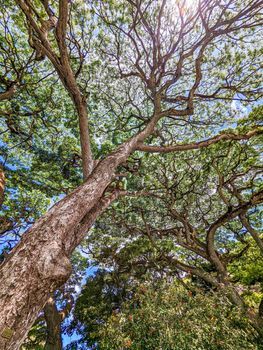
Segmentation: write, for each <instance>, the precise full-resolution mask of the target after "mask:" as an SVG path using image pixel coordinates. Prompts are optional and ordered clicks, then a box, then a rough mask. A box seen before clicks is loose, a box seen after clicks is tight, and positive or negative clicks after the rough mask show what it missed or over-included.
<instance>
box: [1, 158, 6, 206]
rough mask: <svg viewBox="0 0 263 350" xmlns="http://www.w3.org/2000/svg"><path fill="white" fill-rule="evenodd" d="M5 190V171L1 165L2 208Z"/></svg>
mask: <svg viewBox="0 0 263 350" xmlns="http://www.w3.org/2000/svg"><path fill="white" fill-rule="evenodd" d="M4 191H5V173H4V168H3V167H2V165H0V208H1V206H2V204H3V201H4Z"/></svg>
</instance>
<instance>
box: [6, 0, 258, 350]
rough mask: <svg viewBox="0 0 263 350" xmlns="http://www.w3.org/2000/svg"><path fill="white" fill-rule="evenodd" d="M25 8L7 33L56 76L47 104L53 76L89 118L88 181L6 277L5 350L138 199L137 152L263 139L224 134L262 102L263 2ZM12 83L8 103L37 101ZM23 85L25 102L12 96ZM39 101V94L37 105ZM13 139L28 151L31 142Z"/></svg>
mask: <svg viewBox="0 0 263 350" xmlns="http://www.w3.org/2000/svg"><path fill="white" fill-rule="evenodd" d="M16 4H17V6H15V5H14V4H12V2H11V3H9V2H7V3H6V2H5V6H6V7H7V8H8V11H9V13H10V20H9V21H8V22H7V23H4V28H5V29H6V31H5V32H8V30H9V31H10V32H12V30H13V28H15V29H16V37H18V35H17V34H18V33H19V35H21V38H22V39H24V41H23V40H22V39H19V40H18V39H17V41H16V45H14V43H12V42H10V40H9V39H8V40H7V39H6V41H5V45H6V46H7V48H8V50H10V49H12V48H13V47H14V46H17V47H24V46H26V45H25V41H26V40H27V39H28V43H29V44H28V46H27V51H28V52H27V51H26V52H24V54H23V55H24V56H28V60H30V62H31V60H32V58H33V66H32V67H31V66H30V68H29V72H30V73H32V72H33V74H34V68H35V69H36V70H37V71H38V72H40V71H41V68H43V69H44V71H45V74H44V75H45V76H44V77H43V78H42V79H39V84H43V88H44V89H43V92H44V91H45V87H46V86H48V85H46V82H45V81H46V79H47V80H48V79H49V76H50V75H51V74H52V75H53V77H55V79H57V78H58V79H59V80H60V83H57V84H56V87H55V88H56V89H58V90H57V91H58V92H56V93H52V94H51V96H52V97H53V96H56V102H58V101H59V98H58V96H57V93H59V92H60V91H61V86H63V87H64V89H65V91H66V92H67V93H68V95H69V97H70V100H69V99H68V98H67V96H65V95H64V94H61V96H62V98H63V99H65V105H66V106H67V105H68V104H70V103H71V107H70V110H71V111H72V110H73V108H74V111H75V113H76V115H77V117H78V124H79V130H80V131H79V137H80V144H81V159H82V168H83V174H84V179H85V181H84V183H83V184H81V185H79V186H78V187H77V188H76V189H75V190H73V191H72V192H70V193H69V194H68V195H67V196H65V197H64V198H63V199H62V200H61V201H59V202H58V203H57V204H56V205H54V206H53V207H52V208H51V209H50V210H49V211H48V212H47V213H46V214H45V215H44V216H42V217H41V218H40V219H39V220H37V221H36V222H35V223H34V224H33V225H32V226H31V227H30V228H29V229H28V230H27V232H26V233H25V234H23V237H22V239H21V241H20V242H19V244H18V245H17V246H16V247H15V248H14V249H13V250H12V252H11V253H10V254H9V256H8V258H7V259H6V260H5V262H4V264H3V265H2V266H1V285H3V288H2V289H1V302H0V306H1V308H0V310H1V311H0V328H1V337H0V346H1V348H3V349H18V348H19V346H20V345H21V343H22V342H23V339H24V338H25V336H26V333H27V332H28V330H29V329H30V327H31V325H32V324H33V322H34V320H35V319H36V317H37V315H38V313H39V312H40V310H41V309H43V307H44V305H45V303H46V302H47V300H48V298H49V296H50V293H52V292H54V291H55V290H56V289H57V288H59V287H60V286H61V285H62V284H63V283H65V281H66V280H67V279H68V277H69V275H70V272H71V265H70V260H69V258H70V256H71V254H72V252H73V250H74V249H75V247H76V246H78V244H80V242H81V241H82V240H83V238H84V237H85V235H86V233H87V231H88V230H89V228H90V227H91V226H92V225H93V223H94V221H95V220H96V218H97V217H98V216H99V215H100V214H101V213H102V212H103V211H104V210H105V208H107V207H108V206H109V205H110V204H111V203H112V201H114V200H116V199H117V198H118V197H120V196H124V195H127V194H128V195H129V193H128V192H127V191H126V190H124V189H121V188H120V186H119V180H117V181H116V178H117V179H118V178H120V176H119V175H120V173H121V174H123V171H125V170H126V171H127V172H129V173H132V172H133V171H134V161H133V160H134V159H136V158H134V157H136V155H137V154H138V153H137V152H139V154H141V152H153V151H154V152H177V151H182V150H189V149H196V148H199V149H200V148H205V147H208V146H209V145H211V144H215V143H217V142H219V141H221V140H228V141H229V140H248V139H251V138H252V137H254V136H255V135H258V134H259V133H261V132H262V129H260V127H259V126H258V124H256V125H255V126H253V127H252V128H249V130H245V131H243V132H239V131H237V132H236V131H234V132H228V131H225V132H224V131H222V130H221V132H220V134H218V135H216V132H215V131H218V132H219V131H220V130H218V129H222V128H223V127H225V126H226V125H227V126H231V125H232V124H233V123H234V121H235V115H236V114H237V111H235V112H234V113H233V114H234V115H233V118H232V115H231V104H232V106H233V103H236V106H237V107H239V106H242V104H247V105H248V104H249V105H250V107H251V106H253V103H256V101H257V100H258V99H259V97H260V90H259V68H260V67H259V58H258V57H259V55H258V53H259V48H258V43H257V38H256V33H257V31H258V30H259V28H260V26H261V25H262V19H261V17H260V10H261V9H262V2H261V1H260V0H256V1H253V2H249V1H247V2H245V3H244V2H242V3H241V2H239V1H229V2H227V3H226V2H224V1H222V2H221V1H220V2H218V1H213V0H212V1H209V2H207V1H201V0H200V1H197V2H196V3H195V4H194V5H193V6H192V7H189V5H188V3H187V2H184V1H182V2H181V1H179V2H176V3H175V4H171V3H170V2H169V1H165V0H164V1H161V2H155V1H147V2H144V3H141V2H137V1H136V2H134V1H130V0H127V1H120V2H114V1H109V2H100V1H96V2H91V3H89V2H78V3H76V4H75V3H69V2H68V1H67V0H60V1H59V2H58V4H57V3H56V2H53V1H50V2H48V1H36V2H34V3H33V2H32V1H30V0H24V1H23V0H17V1H16ZM19 8H20V11H21V12H19V15H17V14H16V11H17V10H18V9H19ZM22 15H23V17H22ZM92 16H93V17H92ZM91 17H92V18H91ZM86 19H88V20H86ZM103 32H104V33H105V35H102V33H103ZM26 38H27V39H26ZM21 41H23V43H22V42H21ZM19 45H20V46H19ZM6 46H4V47H3V48H2V52H3V53H4V54H5V52H6ZM233 48H234V49H233ZM4 54H3V56H2V57H5V56H4ZM24 56H23V57H24ZM40 59H43V62H42V61H41V62H40V61H39V60H40ZM19 60H20V58H19V56H18V55H15V57H14V62H12V64H10V65H9V63H7V61H6V59H2V62H4V63H3V66H4V67H8V72H7V73H6V74H4V76H5V78H6V79H7V78H8V79H10V73H9V72H10V71H12V74H13V75H14V76H15V75H17V71H18V70H17V69H16V67H17V65H18V64H19ZM26 66H27V65H26ZM33 67H34V68H33ZM36 75H37V73H36ZM89 78H90V79H91V81H89ZM6 79H5V80H4V86H5V88H4V90H3V92H2V93H1V99H2V100H3V101H5V103H6V101H7V102H8V103H9V102H10V103H11V102H12V101H13V100H14V101H16V100H17V99H18V101H19V98H21V95H23V93H24V94H25V93H26V90H24V91H23V88H24V86H23V84H24V80H23V78H21V77H20V75H18V78H16V77H15V78H13V77H12V79H11V81H10V82H7V81H6ZM16 80H18V81H19V83H20V84H18V90H19V89H21V90H19V91H18V94H17V93H16V92H14V89H12V88H11V87H10V86H11V85H12V82H13V81H16ZM9 83H10V84H11V85H10V84H9ZM28 85H29V86H30V82H29V83H28ZM27 88H28V87H26V89H27ZM29 90H30V89H29ZM33 90H34V88H33V85H31V91H32V94H33V92H34V91H33ZM10 91H11V92H10ZM48 92H49V91H47V95H46V97H47V96H49V94H48ZM16 96H17V97H16ZM29 97H30V101H29V102H30V103H31V101H32V99H33V98H32V96H30V94H29ZM9 98H12V99H11V100H10V101H9ZM6 99H8V100H6ZM63 102H64V101H63ZM8 103H7V105H8ZM23 103H25V104H27V102H26V101H25V102H23ZM58 103H59V102H58ZM60 103H61V100H60ZM88 108H89V110H90V114H91V116H90V127H89V125H88ZM11 115H13V114H11ZM21 115H23V113H22V114H21ZM98 116H99V117H98ZM66 118H68V116H67V114H66ZM9 119H10V118H9ZM13 119H14V118H13ZM62 120H63V119H62ZM9 124H10V120H9ZM204 126H205V130H204V129H203V128H202V127H204ZM9 128H10V126H9ZM215 129H217V130H215ZM11 130H13V133H14V132H15V131H14V130H16V131H17V133H16V134H18V135H19V136H20V138H21V139H22V140H23V142H25V140H24V139H23V137H22V135H23V134H22V132H21V131H19V130H17V128H11ZM72 130H74V127H72ZM91 134H92V138H93V140H91V136H90V135H91ZM46 136H47V139H48V135H44V139H45V137H46ZM98 140H99V142H100V144H99V145H98V144H97V145H96V141H97V142H98ZM201 140H204V141H201ZM32 143H33V146H34V138H32ZM92 148H93V149H92ZM92 153H93V154H92ZM131 155H132V156H131ZM95 157H96V158H95ZM132 157H133V159H132ZM71 165H72V164H71ZM137 166H139V164H137ZM121 176H122V175H121ZM249 201H252V202H253V204H257V203H260V202H261V201H262V193H261V192H260V191H259V192H257V193H255V194H253V196H252V197H251V198H250V199H249V200H248V201H247V202H245V204H244V205H245V207H246V208H248V207H250V202H249ZM252 202H251V203H252ZM239 205H240V204H236V203H235V206H236V207H234V209H233V210H232V212H231V213H232V214H233V212H234V213H235V214H236V213H237V212H239V210H240V207H239ZM232 214H228V216H227V218H228V217H231V215H232ZM233 215H234V214H233ZM221 220H222V221H223V222H225V218H221ZM220 223H221V221H220ZM217 224H218V223H217ZM217 224H216V225H215V226H214V227H213V229H211V233H210V236H209V237H210V238H211V239H210V245H209V251H210V256H211V260H212V263H213V264H214V265H215V266H216V267H217V268H218V270H219V272H220V279H221V281H223V282H227V276H226V274H225V271H224V270H223V268H222V266H221V262H220V261H218V257H217V253H216V251H215V247H214V244H213V237H214V233H215V230H216V229H217Z"/></svg>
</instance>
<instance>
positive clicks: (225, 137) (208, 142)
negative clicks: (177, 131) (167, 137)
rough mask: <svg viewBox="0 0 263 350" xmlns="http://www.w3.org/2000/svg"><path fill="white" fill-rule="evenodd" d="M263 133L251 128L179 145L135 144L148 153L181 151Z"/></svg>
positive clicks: (260, 130)
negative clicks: (240, 132) (239, 132)
mask: <svg viewBox="0 0 263 350" xmlns="http://www.w3.org/2000/svg"><path fill="white" fill-rule="evenodd" d="M262 133H263V129H262V128H257V129H253V130H251V131H248V132H247V133H246V134H233V133H225V134H220V135H216V136H213V137H211V138H209V139H206V140H203V141H199V142H191V143H188V144H181V145H171V146H163V147H161V146H151V145H143V144H139V145H138V146H137V148H136V149H137V150H139V151H143V152H150V153H169V152H181V151H187V150H192V149H198V148H205V147H208V146H210V145H212V144H214V143H217V142H220V141H222V140H248V139H250V138H251V137H253V136H256V135H259V134H262Z"/></svg>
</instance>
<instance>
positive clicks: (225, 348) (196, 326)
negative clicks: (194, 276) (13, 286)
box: [78, 282, 261, 350]
mask: <svg viewBox="0 0 263 350" xmlns="http://www.w3.org/2000/svg"><path fill="white" fill-rule="evenodd" d="M91 283H93V282H91ZM101 292H103V291H101ZM104 293H105V292H104ZM100 295H101V294H98V291H97V298H98V304H97V305H101V303H100V299H99V298H100ZM83 297H84V295H83ZM116 297H117V295H116ZM86 305H87V307H88V310H91V308H94V309H96V310H97V312H99V313H100V311H101V310H100V308H96V306H97V305H96V304H95V303H92V302H91V303H90V299H86ZM108 306H109V305H108ZM84 310H87V309H84ZM109 310H110V308H109V307H108V308H107V314H105V313H104V314H101V313H100V316H101V317H102V319H101V320H99V319H98V318H97V319H96V320H97V323H96V330H95V331H94V330H93V332H90V333H86V336H87V338H88V339H85V338H84V339H82V341H83V342H84V343H85V342H86V344H91V343H90V342H92V339H94V340H95V342H94V344H97V346H96V348H98V349H101V350H102V349H105V350H122V349H136V350H147V349H149V350H153V349H156V350H157V349H161V350H177V349H178V350H188V349H202V350H220V349H222V350H232V349H233V350H244V349H261V348H260V346H259V345H257V342H256V336H255V333H254V331H253V329H252V327H251V326H250V325H249V323H248V321H247V320H246V319H245V318H244V316H243V315H242V314H241V313H240V311H238V309H237V308H235V307H233V305H231V303H229V301H228V300H227V299H226V298H225V297H224V296H222V295H221V294H220V293H215V292H214V293H206V294H204V293H203V292H201V291H200V290H194V291H191V290H187V289H185V288H183V287H181V286H179V285H177V284H174V283H161V284H156V285H155V286H152V285H151V284H150V283H149V282H146V283H141V284H140V285H139V286H138V287H137V288H136V291H134V293H133V295H132V297H130V298H129V299H128V300H126V301H124V303H122V305H121V306H119V307H118V308H116V307H115V308H114V309H113V310H112V312H111V314H110V312H109ZM91 314H94V312H93V313H91ZM78 315H80V316H81V315H82V314H80V313H79V312H78ZM88 315H89V313H86V314H85V316H84V317H83V318H82V322H83V324H84V327H85V325H86V324H88V323H86V322H87V320H88V319H87V317H89V316H88ZM97 317H98V316H97ZM94 324H95V323H94Z"/></svg>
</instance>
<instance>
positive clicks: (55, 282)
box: [0, 115, 159, 350]
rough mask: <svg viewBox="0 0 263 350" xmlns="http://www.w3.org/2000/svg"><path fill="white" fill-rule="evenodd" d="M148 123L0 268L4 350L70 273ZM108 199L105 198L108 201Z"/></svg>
mask: <svg viewBox="0 0 263 350" xmlns="http://www.w3.org/2000/svg"><path fill="white" fill-rule="evenodd" d="M158 119H159V117H158V115H155V116H153V118H152V120H151V121H150V122H149V124H148V125H147V127H146V128H145V129H144V130H143V131H142V132H140V133H139V134H138V135H136V136H134V137H133V138H132V139H130V140H128V141H127V142H126V143H124V144H123V145H121V146H120V147H119V148H118V149H117V150H116V151H114V152H113V153H111V154H110V155H109V156H108V157H107V158H105V159H104V160H102V161H101V162H99V164H98V165H97V166H96V168H95V169H94V170H93V172H92V174H91V175H90V176H89V177H88V179H87V180H86V182H85V183H83V184H82V185H81V186H79V187H78V188H77V189H76V190H75V191H73V192H72V193H71V194H69V195H68V196H67V197H65V198H64V199H62V200H61V201H60V202H59V203H57V204H56V205H55V206H53V207H52V208H51V209H50V210H49V211H48V212H47V214H46V215H44V216H43V217H42V218H40V219H39V220H38V221H37V222H36V223H35V224H34V225H33V226H32V227H31V228H30V229H29V230H28V231H27V232H26V233H25V234H24V235H23V237H22V239H21V241H20V243H19V244H18V245H17V246H16V247H15V248H14V250H13V251H12V253H11V254H10V256H9V258H8V259H7V261H6V262H5V263H4V264H3V266H2V268H1V270H0V285H1V290H0V349H1V350H16V349H19V347H20V346H21V344H22V343H23V340H24V338H25V337H26V334H27V332H28V331H29V329H30V327H31V326H32V324H33V322H34V321H35V319H36V318H37V316H38V314H39V312H40V311H41V310H42V309H43V308H44V305H45V304H46V302H47V300H48V298H49V297H50V295H51V293H52V292H54V291H55V290H56V289H57V288H59V287H60V286H61V285H63V284H64V283H65V281H66V280H67V279H68V277H69V275H70V273H71V264H70V260H69V257H70V255H71V253H72V252H73V250H74V249H75V248H76V246H77V245H78V244H79V243H80V241H81V239H82V238H83V235H84V233H85V232H84V231H83V229H86V228H88V227H90V225H91V224H92V222H93V221H94V220H95V219H96V217H97V216H98V215H99V214H100V212H101V210H102V209H103V205H106V204H107V200H108V201H109V200H110V199H109V198H108V199H103V198H102V196H103V193H104V191H105V189H106V187H107V186H108V185H109V183H110V182H111V180H112V178H113V177H114V172H115V169H116V167H117V166H118V165H119V164H121V163H123V162H125V161H126V159H127V157H128V156H129V154H130V153H131V152H132V151H133V150H134V149H135V147H136V145H137V143H138V142H140V141H143V139H144V138H145V137H147V136H148V135H149V134H150V133H151V132H152V131H153V129H154V126H155V124H156V122H157V121H158ZM105 201H106V203H105Z"/></svg>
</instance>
